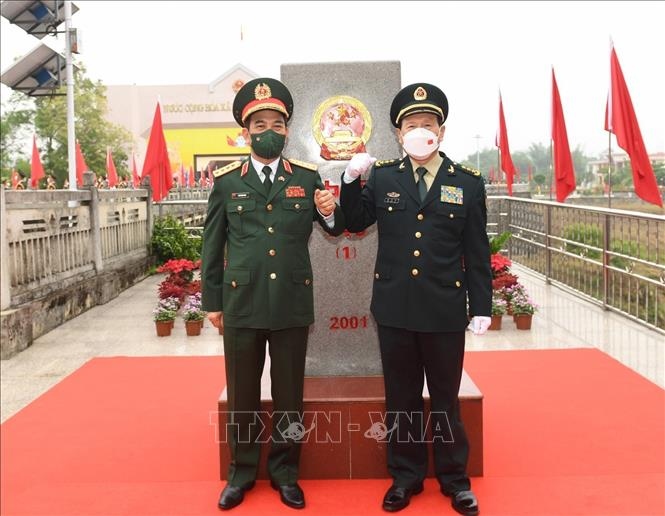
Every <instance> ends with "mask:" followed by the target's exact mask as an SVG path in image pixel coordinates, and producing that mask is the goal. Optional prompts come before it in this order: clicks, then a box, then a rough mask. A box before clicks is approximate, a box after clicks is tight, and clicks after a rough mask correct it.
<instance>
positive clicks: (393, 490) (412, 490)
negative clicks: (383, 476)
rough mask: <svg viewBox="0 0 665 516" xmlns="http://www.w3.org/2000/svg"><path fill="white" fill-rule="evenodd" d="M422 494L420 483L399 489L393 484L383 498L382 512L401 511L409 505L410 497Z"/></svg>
mask: <svg viewBox="0 0 665 516" xmlns="http://www.w3.org/2000/svg"><path fill="white" fill-rule="evenodd" d="M422 492H423V485H422V483H420V484H416V485H415V486H413V487H399V486H396V485H394V484H393V485H392V486H390V489H388V491H387V492H386V496H384V497H383V510H384V511H388V512H397V511H401V510H402V509H404V507H406V506H407V505H409V502H410V501H411V496H413V495H417V494H420V493H422Z"/></svg>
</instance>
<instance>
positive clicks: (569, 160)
mask: <svg viewBox="0 0 665 516" xmlns="http://www.w3.org/2000/svg"><path fill="white" fill-rule="evenodd" d="M552 154H553V155H554V184H555V188H556V200H557V201H559V202H564V201H565V200H566V197H568V195H570V193H571V192H573V190H575V167H574V166H573V156H572V155H571V154H570V146H569V145H568V133H567V131H566V120H565V119H564V116H563V108H562V107H561V97H560V96H559V88H558V86H557V84H556V77H555V76H554V68H552Z"/></svg>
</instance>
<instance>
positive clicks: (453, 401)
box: [378, 325, 470, 493]
mask: <svg viewBox="0 0 665 516" xmlns="http://www.w3.org/2000/svg"><path fill="white" fill-rule="evenodd" d="M378 335H379V346H380V349H381V362H382V364H383V376H384V382H385V389H386V411H387V417H386V427H387V430H388V432H389V433H390V437H389V441H388V446H387V448H388V471H389V472H390V474H391V476H392V477H393V479H394V483H395V485H398V486H400V487H413V486H414V485H416V484H418V483H420V482H422V481H423V480H424V478H425V476H426V475H427V442H426V439H425V437H424V436H425V430H426V425H427V421H426V420H425V414H424V402H423V395H422V393H423V381H424V376H425V375H426V377H427V387H428V390H429V395H430V401H431V409H430V410H431V415H430V418H429V423H430V428H431V430H432V435H431V440H432V443H433V447H434V473H435V475H436V477H437V479H438V481H439V483H440V484H441V487H442V489H443V490H444V492H446V493H453V492H456V491H460V490H467V489H470V482H469V478H468V476H467V474H466V466H467V461H468V457H469V442H468V439H467V436H466V432H465V430H464V426H463V425H462V421H461V418H460V409H459V387H460V382H461V379H462V370H463V364H464V332H463V331H462V332H446V333H444V332H440V333H420V332H413V331H408V330H404V329H400V328H392V327H388V326H381V325H379V326H378ZM391 430H392V431H391Z"/></svg>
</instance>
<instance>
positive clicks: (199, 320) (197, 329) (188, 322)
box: [182, 294, 206, 336]
mask: <svg viewBox="0 0 665 516" xmlns="http://www.w3.org/2000/svg"><path fill="white" fill-rule="evenodd" d="M205 315H206V313H205V312H204V311H203V310H201V294H194V295H191V296H189V298H188V299H187V302H186V303H185V306H183V309H182V317H183V319H184V320H185V329H186V330H187V335H188V336H195V335H200V334H201V327H202V326H203V319H205Z"/></svg>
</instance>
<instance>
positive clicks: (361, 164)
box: [344, 152, 376, 183]
mask: <svg viewBox="0 0 665 516" xmlns="http://www.w3.org/2000/svg"><path fill="white" fill-rule="evenodd" d="M375 161H376V158H373V157H372V156H370V155H369V154H367V153H366V152H362V153H360V154H354V155H353V157H352V158H351V161H349V164H348V165H347V166H346V170H345V171H344V177H345V178H346V179H347V180H348V182H349V183H350V182H351V181H354V180H356V179H357V178H359V177H360V176H361V175H363V174H364V173H365V172H367V171H368V170H369V167H371V166H372V165H373V164H374V162H375Z"/></svg>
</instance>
